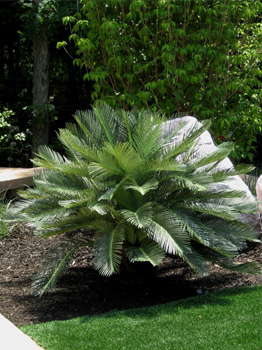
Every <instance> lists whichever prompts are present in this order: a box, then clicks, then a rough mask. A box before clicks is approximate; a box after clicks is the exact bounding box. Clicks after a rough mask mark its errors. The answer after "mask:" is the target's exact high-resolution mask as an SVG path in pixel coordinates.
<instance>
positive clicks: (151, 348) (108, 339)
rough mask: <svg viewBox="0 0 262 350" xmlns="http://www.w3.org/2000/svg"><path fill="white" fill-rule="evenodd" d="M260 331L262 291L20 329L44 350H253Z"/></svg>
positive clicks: (238, 291) (252, 289)
mask: <svg viewBox="0 0 262 350" xmlns="http://www.w3.org/2000/svg"><path fill="white" fill-rule="evenodd" d="M163 293H164V291H163ZM261 328H262V286H259V287H247V288H239V289H228V290H224V291H221V292H217V293H210V294H207V295H202V296H198V297H195V298H189V299H185V300H180V301H176V302H172V303H168V304H163V305H157V306H154V307H148V308H142V309H132V310H127V311H120V312H119V311H118V312H117V311H114V312H109V313H106V314H103V315H99V316H90V317H88V316H86V317H79V318H75V319H71V320H66V321H53V322H48V323H43V324H37V325H28V326H23V327H21V329H22V331H23V332H25V333H26V334H28V335H29V336H31V337H32V338H33V339H35V340H36V342H37V343H38V344H39V345H41V346H42V347H44V348H45V349H47V350H61V349H63V350H100V349H101V350H169V349H170V350H171V349H172V350H182V349H183V350H191V349H192V350H193V349H194V350H195V349H198V350H200V349H201V350H205V349H206V350H212V349H214V350H220V349H221V350H222V349H223V350H227V349H228V350H232V349H235V350H242V349H243V350H254V349H260V348H261V343H262V333H261Z"/></svg>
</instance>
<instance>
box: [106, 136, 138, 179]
mask: <svg viewBox="0 0 262 350" xmlns="http://www.w3.org/2000/svg"><path fill="white" fill-rule="evenodd" d="M103 151H104V152H105V157H106V159H107V157H108V154H110V156H113V157H114V159H115V160H116V161H117V164H118V165H119V167H120V168H121V169H122V170H123V172H124V173H128V174H129V175H130V176H132V175H133V174H136V173H137V172H139V169H140V167H141V165H142V164H143V163H142V160H141V158H140V157H139V155H138V154H137V153H136V151H135V150H134V149H133V148H132V147H130V145H129V144H128V143H119V142H118V143H116V145H115V146H114V147H112V146H111V145H110V144H109V143H106V144H105V146H104V148H103ZM103 159H104V157H103ZM100 160H101V157H100Z"/></svg>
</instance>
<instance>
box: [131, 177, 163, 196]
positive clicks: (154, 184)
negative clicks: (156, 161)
mask: <svg viewBox="0 0 262 350" xmlns="http://www.w3.org/2000/svg"><path fill="white" fill-rule="evenodd" d="M158 184H159V182H158V180H157V179H150V180H148V181H146V182H145V183H144V184H143V185H142V186H139V185H138V184H137V183H135V182H131V181H130V182H126V184H125V185H124V188H125V189H127V190H128V189H132V190H133V191H137V192H139V193H140V194H142V196H144V195H145V194H147V193H148V192H150V191H152V190H156V189H157V188H158Z"/></svg>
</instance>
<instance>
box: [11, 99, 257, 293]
mask: <svg viewBox="0 0 262 350" xmlns="http://www.w3.org/2000/svg"><path fill="white" fill-rule="evenodd" d="M75 120H76V122H77V124H73V123H70V124H67V125H66V128H65V129H61V130H60V131H59V136H58V137H59V140H60V141H61V142H62V144H63V146H64V149H65V152H66V156H62V155H61V154H59V153H57V152H54V151H53V150H51V149H50V148H48V147H46V146H43V147H41V149H40V151H39V155H38V157H37V158H36V159H34V163H35V164H36V165H38V166H41V167H44V168H45V170H44V171H43V172H42V173H41V174H40V175H39V176H37V177H36V178H35V185H36V186H35V188H32V189H27V190H26V191H21V192H20V195H21V196H22V198H23V200H21V201H19V202H18V203H17V204H15V205H14V207H13V208H12V210H11V211H10V213H9V215H10V218H9V220H11V221H12V220H21V221H24V222H26V223H27V224H28V225H30V226H33V227H34V228H35V233H36V234H37V235H39V236H40V237H49V236H55V235H64V236H65V241H64V242H63V244H62V248H61V250H57V251H56V252H53V253H55V255H56V258H54V256H53V255H52V259H50V260H47V264H46V265H45V268H44V270H43V271H41V272H40V273H39V274H38V276H37V277H36V279H35V281H34V283H33V291H34V293H40V294H42V293H44V292H45V291H46V290H47V289H48V288H51V287H54V286H55V283H56V281H57V278H58V277H59V276H60V275H61V273H62V272H63V271H64V269H65V268H66V267H67V266H68V263H69V261H70V259H71V258H72V256H73V254H74V252H75V250H76V249H78V248H80V247H82V246H87V247H90V248H92V249H93V264H94V268H95V269H97V270H98V271H99V273H101V274H102V275H105V276H110V275H112V274H114V273H120V274H122V273H123V274H128V273H130V274H132V273H133V274H135V273H136V272H137V269H136V268H134V267H136V266H137V263H142V265H141V266H142V267H145V266H147V265H152V266H157V265H158V264H159V263H161V261H162V260H163V259H164V257H165V255H166V254H169V255H171V256H173V257H176V256H179V257H181V258H182V259H184V261H185V262H187V263H188V264H189V265H190V266H191V267H192V268H193V270H194V271H196V272H197V273H199V274H202V275H205V274H207V273H208V261H211V262H213V263H216V264H218V265H221V266H223V267H225V268H229V269H233V270H236V271H243V272H254V273H255V272H258V268H257V265H256V264H255V263H251V264H244V265H236V264H234V263H233V262H232V261H231V258H233V257H235V256H236V255H237V254H238V252H239V250H240V249H243V248H244V247H246V240H249V241H253V240H256V237H257V233H256V232H255V231H253V229H252V228H251V227H249V225H247V224H244V223H242V222H241V221H240V217H241V213H242V212H243V211H244V212H252V211H254V210H257V207H256V205H254V202H252V203H251V201H248V200H247V199H246V198H243V193H242V192H240V191H230V190H224V191H223V190H220V191H214V190H213V188H214V183H219V182H223V181H224V180H225V179H227V178H228V177H229V176H231V175H235V174H237V173H238V171H237V170H234V169H231V170H227V171H222V170H216V168H215V165H216V164H218V163H219V162H220V161H221V160H223V159H224V158H225V157H226V156H227V155H228V154H229V153H230V151H231V149H232V145H231V144H229V143H224V144H223V145H221V146H220V147H219V148H218V150H216V151H215V152H213V153H212V154H209V155H208V156H204V157H202V158H197V159H196V158H195V157H194V145H195V140H196V139H197V137H198V136H199V135H200V134H201V133H202V132H204V131H205V130H206V129H207V128H208V127H209V125H210V123H209V122H204V124H203V126H201V127H196V128H194V129H193V130H192V131H191V132H190V133H189V135H187V136H185V137H184V138H183V139H182V140H180V143H175V144H171V143H170V142H169V141H170V138H171V137H172V136H174V135H175V134H176V133H177V132H178V130H174V131H172V132H171V134H170V135H169V136H167V137H166V138H165V139H163V136H162V130H161V125H162V123H163V121H164V120H165V119H164V116H163V115H161V114H160V113H157V112H150V111H148V110H142V111H138V110H133V111H132V112H126V111H124V110H113V109H111V108H110V107H109V106H107V105H106V104H103V103H97V104H96V105H95V106H94V107H93V109H92V110H89V111H85V112H77V113H76V115H75ZM185 152H187V153H186V154H187V155H186V156H185V157H184V160H183V162H179V157H180V155H181V154H184V155H185ZM243 168H245V169H246V170H250V167H248V166H244V167H242V170H243ZM245 201H246V202H245ZM243 202H244V204H243ZM80 228H84V229H87V230H86V231H84V232H83V233H82V234H81V235H80V236H78V235H71V238H70V237H69V236H68V235H65V233H69V232H72V231H74V230H79V229H80ZM53 253H52V254H53ZM146 262H147V264H146Z"/></svg>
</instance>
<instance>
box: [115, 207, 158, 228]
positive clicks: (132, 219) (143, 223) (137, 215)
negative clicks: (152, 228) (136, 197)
mask: <svg viewBox="0 0 262 350" xmlns="http://www.w3.org/2000/svg"><path fill="white" fill-rule="evenodd" d="M119 213H120V214H121V215H122V216H123V218H124V219H125V220H126V221H127V222H129V223H130V224H131V225H134V226H136V227H138V228H145V227H147V226H148V225H150V224H151V220H152V217H153V206H152V203H151V202H147V203H145V204H143V205H142V206H140V207H139V208H138V209H137V210H136V211H135V212H133V211H131V210H127V209H122V210H119Z"/></svg>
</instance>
